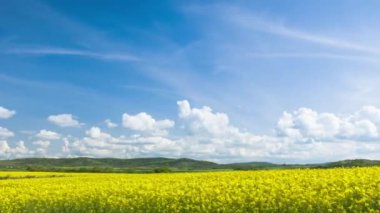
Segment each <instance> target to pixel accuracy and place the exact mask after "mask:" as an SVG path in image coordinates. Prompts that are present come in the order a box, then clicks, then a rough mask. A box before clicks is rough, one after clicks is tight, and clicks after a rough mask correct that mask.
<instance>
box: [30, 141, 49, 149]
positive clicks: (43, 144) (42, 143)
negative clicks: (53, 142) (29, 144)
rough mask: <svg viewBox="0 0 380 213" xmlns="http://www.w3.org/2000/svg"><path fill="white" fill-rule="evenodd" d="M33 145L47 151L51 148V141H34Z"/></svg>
mask: <svg viewBox="0 0 380 213" xmlns="http://www.w3.org/2000/svg"><path fill="white" fill-rule="evenodd" d="M33 144H34V145H37V146H39V147H40V148H42V149H44V150H46V149H47V148H48V147H49V146H50V141H43V140H39V141H34V142H33Z"/></svg>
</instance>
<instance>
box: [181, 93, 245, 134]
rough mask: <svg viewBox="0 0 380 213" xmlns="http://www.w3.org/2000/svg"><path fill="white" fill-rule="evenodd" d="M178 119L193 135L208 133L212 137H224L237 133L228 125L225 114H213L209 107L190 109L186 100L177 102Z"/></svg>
mask: <svg viewBox="0 0 380 213" xmlns="http://www.w3.org/2000/svg"><path fill="white" fill-rule="evenodd" d="M177 105H178V107H179V118H180V119H182V120H183V121H185V122H184V124H185V126H184V127H185V128H186V129H187V130H190V131H191V132H192V133H194V134H201V133H209V134H212V135H225V134H230V133H237V132H238V129H237V128H236V127H233V126H231V125H230V123H229V122H230V121H229V118H228V116H227V114H224V113H219V112H216V113H214V112H213V111H212V109H211V108H210V107H207V106H204V107H202V108H191V106H190V103H189V102H188V101H187V100H183V101H178V102H177Z"/></svg>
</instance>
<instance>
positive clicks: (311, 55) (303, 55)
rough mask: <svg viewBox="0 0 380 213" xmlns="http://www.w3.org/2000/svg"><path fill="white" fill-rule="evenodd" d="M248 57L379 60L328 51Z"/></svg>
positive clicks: (375, 61) (374, 61)
mask: <svg viewBox="0 0 380 213" xmlns="http://www.w3.org/2000/svg"><path fill="white" fill-rule="evenodd" d="M248 57H251V58H259V59H276V58H303V59H308V58H309V59H316V58H321V59H338V60H350V61H364V62H370V63H376V64H378V63H379V60H378V59H376V58H374V57H367V56H362V55H342V54H330V53H286V52H285V53H249V54H248Z"/></svg>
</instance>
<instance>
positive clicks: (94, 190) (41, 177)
mask: <svg viewBox="0 0 380 213" xmlns="http://www.w3.org/2000/svg"><path fill="white" fill-rule="evenodd" d="M62 175H64V176H62ZM5 176H17V177H23V176H25V177H29V178H25V179H24V178H17V179H1V180H0V212H12V213H15V212H380V167H372V168H352V169H326V170H313V169H306V170H272V171H247V172H245V171H239V172H238V171H236V172H204V173H172V174H72V173H32V172H0V177H5ZM32 176H33V177H34V178H30V177H32Z"/></svg>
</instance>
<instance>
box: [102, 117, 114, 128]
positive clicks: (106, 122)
mask: <svg viewBox="0 0 380 213" xmlns="http://www.w3.org/2000/svg"><path fill="white" fill-rule="evenodd" d="M104 123H105V124H106V126H107V127H108V128H115V127H117V124H116V123H114V122H112V121H111V120H110V119H106V120H105V121H104Z"/></svg>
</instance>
